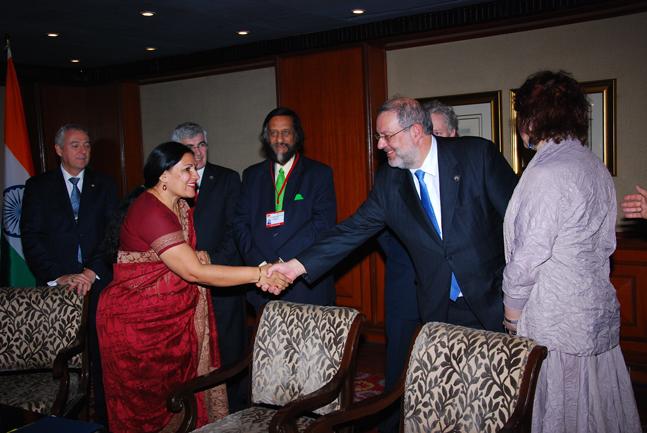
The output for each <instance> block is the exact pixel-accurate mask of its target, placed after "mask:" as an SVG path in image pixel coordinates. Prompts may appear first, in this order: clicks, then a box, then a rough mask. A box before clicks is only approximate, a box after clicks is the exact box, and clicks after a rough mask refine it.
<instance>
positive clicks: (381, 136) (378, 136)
mask: <svg viewBox="0 0 647 433" xmlns="http://www.w3.org/2000/svg"><path fill="white" fill-rule="evenodd" d="M412 126H413V124H411V125H409V126H405V127H404V128H402V129H401V130H399V131H397V132H394V133H393V134H384V135H382V134H379V133H377V132H376V133H375V134H373V137H375V141H380V140H381V139H384V141H386V142H387V143H388V142H389V141H390V140H391V139H392V138H393V137H394V136H396V135H398V134H399V133H401V132H402V131H404V130H405V129H409V128H411V127H412Z"/></svg>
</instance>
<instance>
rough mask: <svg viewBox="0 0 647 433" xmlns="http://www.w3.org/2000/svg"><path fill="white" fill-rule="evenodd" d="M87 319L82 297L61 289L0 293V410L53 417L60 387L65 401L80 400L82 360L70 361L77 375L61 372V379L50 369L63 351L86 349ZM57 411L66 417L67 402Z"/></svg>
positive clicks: (73, 359)
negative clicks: (65, 392)
mask: <svg viewBox="0 0 647 433" xmlns="http://www.w3.org/2000/svg"><path fill="white" fill-rule="evenodd" d="M83 318H84V299H83V297H82V296H79V295H77V294H76V293H73V292H70V291H68V290H65V289H62V288H60V287H35V288H13V287H3V288H0V404H3V405H6V406H12V407H20V408H22V409H25V410H28V411H32V412H38V413H44V414H50V413H51V412H50V411H51V410H52V409H53V408H54V406H55V402H57V397H58V396H59V394H61V392H62V390H61V386H64V387H69V396H68V398H67V399H66V400H67V401H75V400H78V398H79V397H80V395H81V394H83V387H82V383H81V382H83V378H82V373H81V371H82V370H83V368H82V367H83V365H82V357H81V356H80V355H76V356H74V357H72V358H71V359H70V360H68V362H67V363H66V364H67V366H68V368H75V369H77V370H76V371H68V370H67V369H64V368H63V369H61V373H62V374H61V377H60V378H58V377H57V378H55V377H54V375H53V373H52V369H53V366H54V360H55V359H56V357H57V356H58V355H59V353H60V352H61V351H63V350H64V349H67V348H69V347H71V346H73V345H76V346H78V345H79V344H82V343H83V342H82V337H80V335H82V333H83V332H84V326H83ZM61 361H62V359H61ZM59 362H60V361H59ZM63 364H65V363H62V364H61V367H62V365H63ZM34 370H39V371H34ZM43 370H47V372H43ZM66 382H69V384H68V383H66ZM57 406H58V407H60V408H61V409H62V411H63V412H61V413H65V410H66V401H61V402H57ZM68 409H69V407H68ZM59 414H60V413H59Z"/></svg>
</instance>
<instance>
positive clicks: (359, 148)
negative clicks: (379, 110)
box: [276, 45, 386, 326]
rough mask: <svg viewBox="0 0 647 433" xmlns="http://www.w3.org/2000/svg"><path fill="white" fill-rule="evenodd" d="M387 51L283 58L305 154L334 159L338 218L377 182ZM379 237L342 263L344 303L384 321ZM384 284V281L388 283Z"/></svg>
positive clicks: (287, 98) (281, 84) (286, 94)
mask: <svg viewBox="0 0 647 433" xmlns="http://www.w3.org/2000/svg"><path fill="white" fill-rule="evenodd" d="M384 62H385V57H384V50H383V49H379V48H375V47H370V46H367V45H362V46H355V47H348V48H342V49H338V50H330V51H324V52H316V53H310V54H302V55H298V56H283V57H280V58H279V59H278V60H277V68H276V71H277V92H278V101H279V104H280V105H284V106H288V107H290V108H292V109H294V110H295V111H296V112H297V113H299V116H300V117H301V120H302V123H303V127H304V130H305V134H306V142H305V154H306V155H307V156H309V157H311V158H313V159H316V160H319V161H322V162H324V163H326V164H328V165H330V166H331V167H332V169H333V172H334V181H335V193H336V195H337V219H338V221H341V220H343V219H345V218H346V217H348V216H349V215H350V214H352V213H353V212H354V211H355V210H356V209H357V207H358V206H359V204H361V203H362V202H363V201H364V199H365V198H366V197H367V195H368V192H369V190H370V188H371V185H372V172H373V164H374V161H373V160H372V159H373V158H372V156H373V143H372V142H371V139H370V137H371V135H372V118H373V112H374V111H375V109H376V104H378V103H377V102H376V101H379V103H381V102H383V99H384V94H385V88H386V84H385V79H386V75H385V67H384ZM375 254H376V253H375V245H374V242H369V243H367V244H366V245H365V246H363V247H362V248H359V249H358V250H356V251H355V252H354V253H352V254H351V255H350V256H349V257H348V258H347V259H346V260H344V261H343V262H342V264H341V266H339V267H337V268H336V275H337V283H336V287H337V302H338V303H339V304H340V305H347V306H352V307H355V308H358V309H360V310H362V311H363V312H364V313H365V314H366V316H367V318H368V319H369V322H370V323H372V324H374V325H376V326H377V325H379V324H381V323H382V322H383V320H384V315H383V314H379V312H378V311H376V309H375V308H373V305H377V304H378V303H379V304H382V303H383V302H374V301H375V298H376V291H377V290H379V289H378V287H377V285H376V282H377V280H378V279H379V278H377V277H376V266H377V264H378V263H379V259H377V258H376V257H375ZM380 284H381V283H380Z"/></svg>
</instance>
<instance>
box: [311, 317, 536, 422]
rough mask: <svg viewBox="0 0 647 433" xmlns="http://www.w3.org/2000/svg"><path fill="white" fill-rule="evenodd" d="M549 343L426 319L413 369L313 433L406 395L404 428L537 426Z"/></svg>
mask: <svg viewBox="0 0 647 433" xmlns="http://www.w3.org/2000/svg"><path fill="white" fill-rule="evenodd" d="M546 353H547V350H546V348H545V347H543V346H539V345H537V344H536V343H534V342H533V341H532V340H529V339H527V338H522V337H511V336H508V335H506V334H502V333H497V332H489V331H482V330H475V329H470V328H464V327H462V326H455V325H449V324H447V323H435V322H431V323H427V324H425V325H424V326H423V327H422V329H421V330H420V332H419V333H418V336H417V338H416V340H415V343H414V346H413V348H412V349H411V354H410V357H409V366H408V368H407V372H406V375H405V376H404V377H403V378H402V379H400V381H399V383H398V385H397V386H396V387H394V388H393V389H392V390H391V391H388V392H386V393H384V394H382V395H380V396H377V397H373V398H368V399H365V400H362V401H360V402H358V403H355V404H353V405H352V406H350V407H349V408H346V409H342V410H338V411H336V412H332V413H330V414H327V415H324V416H322V417H320V418H319V419H317V420H315V421H313V422H312V423H311V424H310V425H309V426H308V427H307V429H306V432H307V433H331V432H333V431H337V428H338V427H340V426H344V425H345V426H348V425H354V424H356V423H357V422H358V421H359V420H361V419H363V418H366V417H370V416H373V415H375V414H376V413H379V412H381V411H383V410H384V409H386V408H387V407H389V406H391V405H392V404H394V403H395V402H397V401H398V400H399V399H400V398H401V397H403V396H404V398H402V431H403V432H405V433H414V432H415V433H446V432H451V433H494V432H499V433H503V432H505V433H512V432H517V433H530V426H531V420H532V405H533V399H534V393H535V386H536V384H537V377H538V376H539V370H540V368H541V364H542V361H543V359H544V358H545V357H546Z"/></svg>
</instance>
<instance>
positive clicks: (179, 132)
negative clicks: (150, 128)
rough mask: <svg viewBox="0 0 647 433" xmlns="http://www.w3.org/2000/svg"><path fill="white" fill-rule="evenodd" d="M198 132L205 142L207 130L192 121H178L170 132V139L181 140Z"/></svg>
mask: <svg viewBox="0 0 647 433" xmlns="http://www.w3.org/2000/svg"><path fill="white" fill-rule="evenodd" d="M198 134H202V136H203V137H204V142H205V143H206V142H207V130H206V129H204V128H203V127H202V126H200V125H198V124H197V123H194V122H184V123H180V124H179V125H178V126H176V127H175V129H174V130H173V133H172V134H171V140H173V141H177V142H178V143H179V142H181V141H182V140H183V139H185V138H192V137H195V136H196V135H198Z"/></svg>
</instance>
